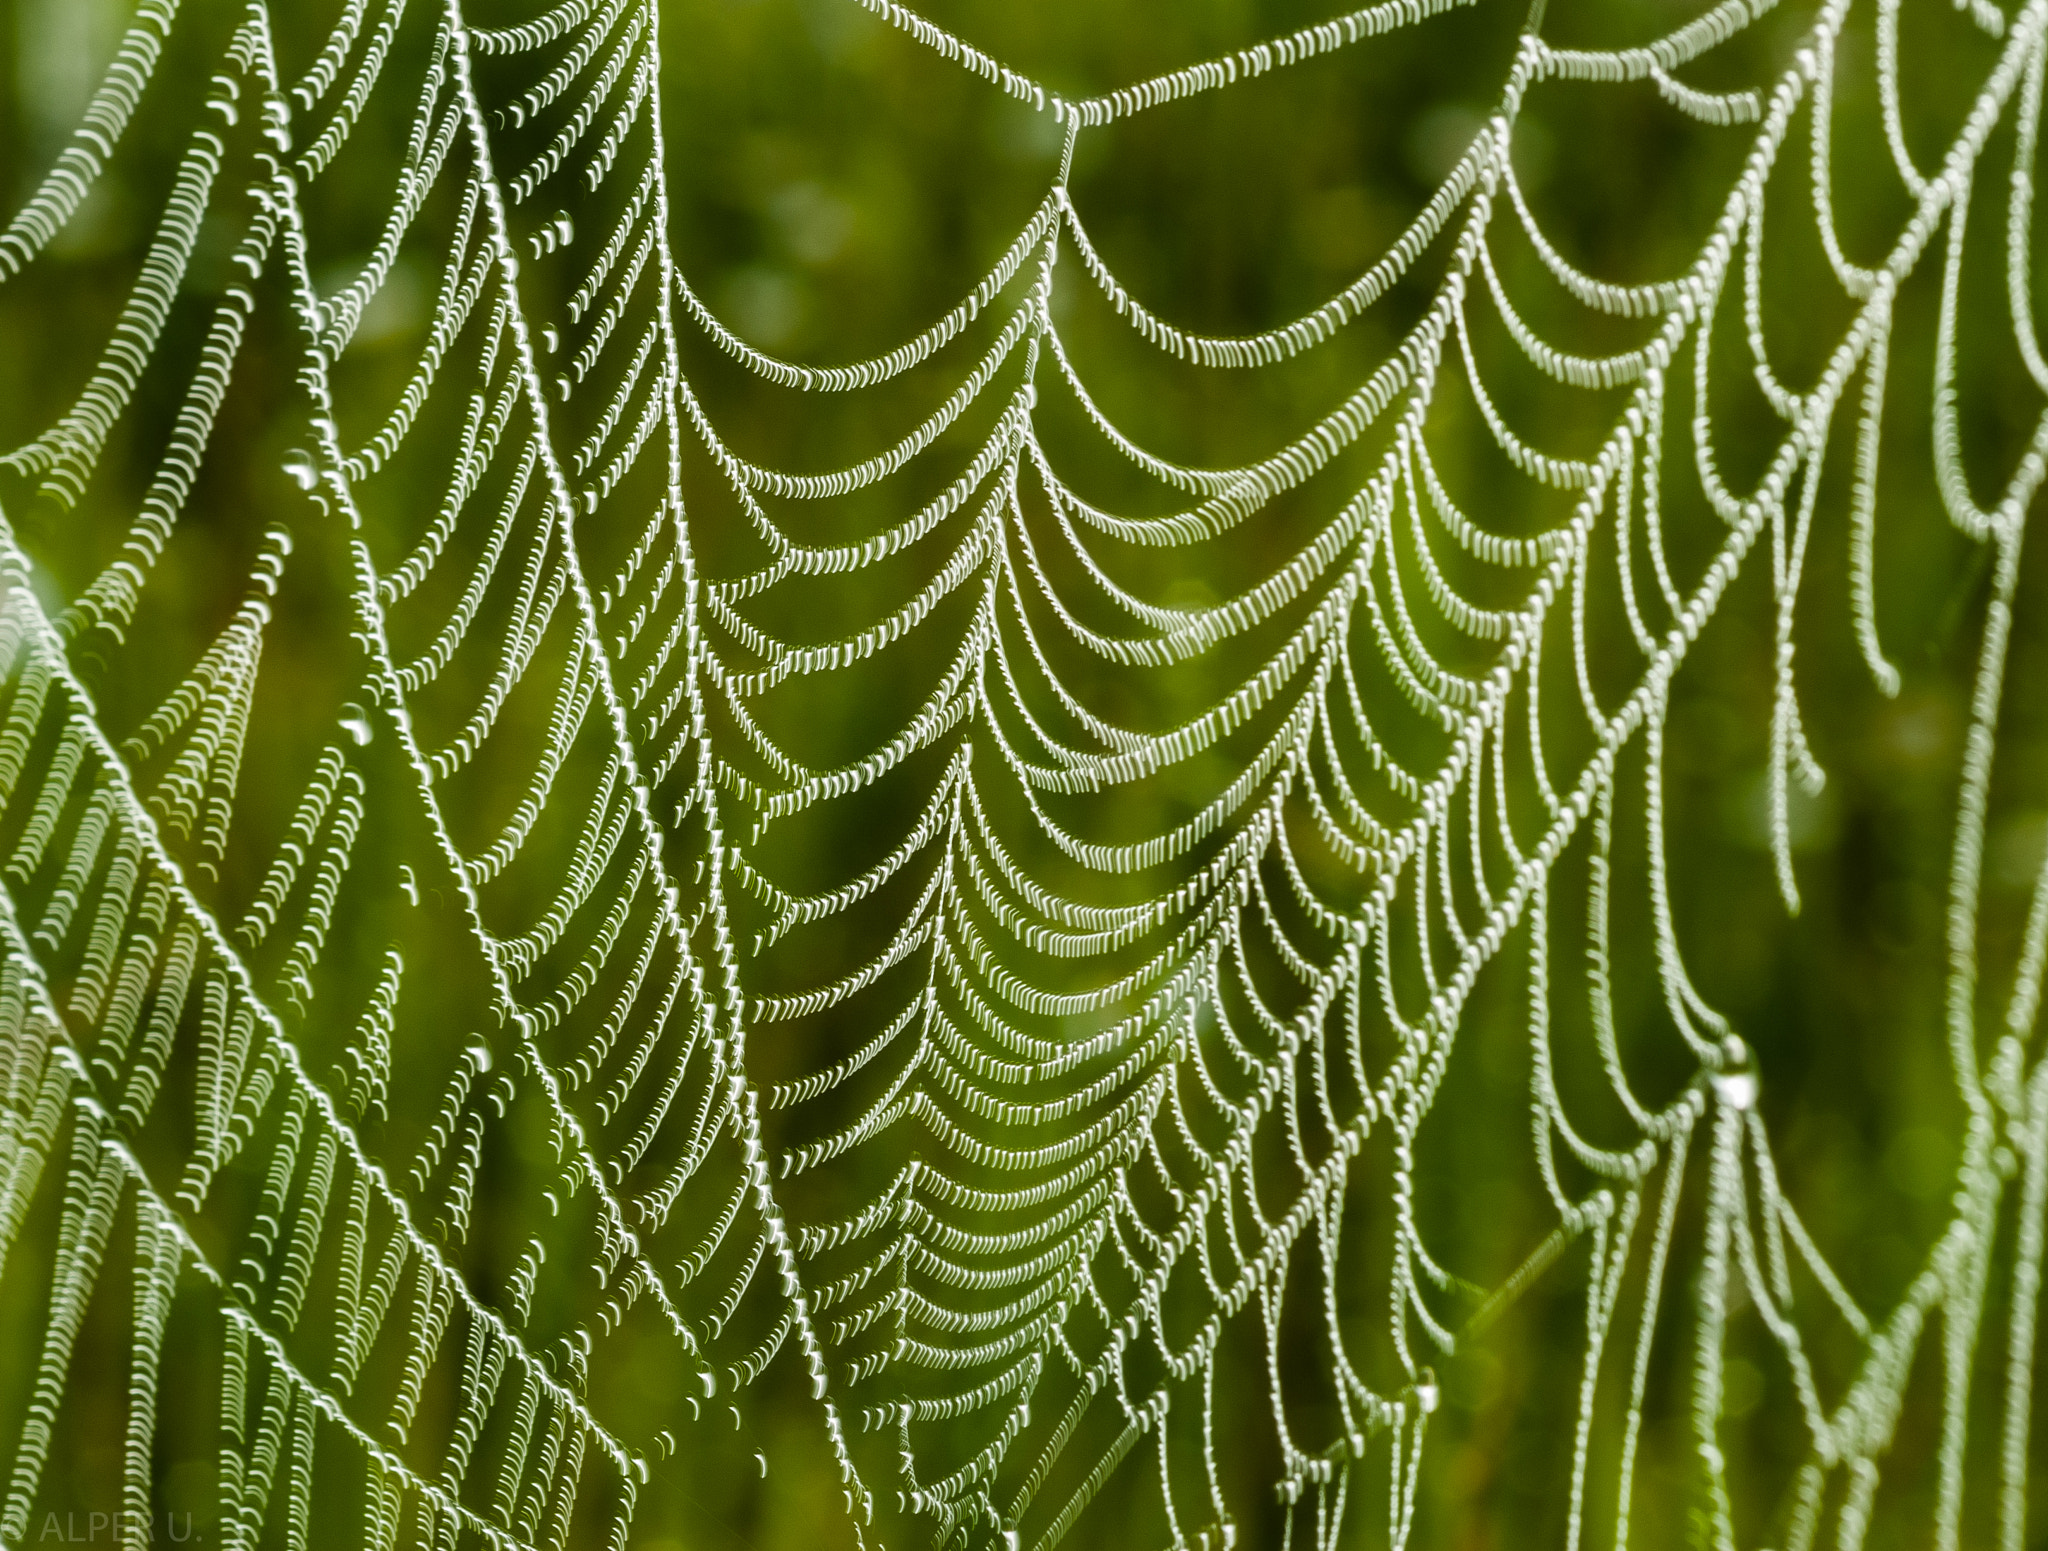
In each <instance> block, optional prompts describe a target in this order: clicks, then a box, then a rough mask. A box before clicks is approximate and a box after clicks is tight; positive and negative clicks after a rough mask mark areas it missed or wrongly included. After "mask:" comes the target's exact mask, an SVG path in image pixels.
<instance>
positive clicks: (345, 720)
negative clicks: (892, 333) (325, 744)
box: [341, 710, 373, 748]
mask: <svg viewBox="0 0 2048 1551" xmlns="http://www.w3.org/2000/svg"><path fill="white" fill-rule="evenodd" d="M341 730H342V731H343V732H345V733H347V734H348V735H349V736H350V737H351V738H353V739H355V743H356V747H357V748H361V747H362V746H363V745H364V744H366V743H368V742H369V741H370V735H371V733H372V731H373V729H372V728H371V726H370V719H369V718H368V717H367V716H365V715H363V713H362V712H360V711H354V710H352V711H350V713H349V714H348V715H346V716H344V717H342V719H341Z"/></svg>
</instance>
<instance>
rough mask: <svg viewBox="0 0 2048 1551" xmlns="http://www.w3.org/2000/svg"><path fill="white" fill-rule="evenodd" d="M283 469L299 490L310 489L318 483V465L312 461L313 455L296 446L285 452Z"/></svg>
mask: <svg viewBox="0 0 2048 1551" xmlns="http://www.w3.org/2000/svg"><path fill="white" fill-rule="evenodd" d="M284 471H285V472H286V473H287V474H289V475H291V477H292V483H293V484H295V485H297V486H298V487H299V488H300V489H301V490H311V489H312V488H313V487H314V486H315V485H317V484H319V483H320V467H319V465H318V464H316V463H315V462H314V461H313V455H312V454H311V453H309V452H302V451H300V450H299V449H298V448H296V447H294V448H293V449H292V450H291V451H290V452H289V453H288V454H286V456H285V460H284Z"/></svg>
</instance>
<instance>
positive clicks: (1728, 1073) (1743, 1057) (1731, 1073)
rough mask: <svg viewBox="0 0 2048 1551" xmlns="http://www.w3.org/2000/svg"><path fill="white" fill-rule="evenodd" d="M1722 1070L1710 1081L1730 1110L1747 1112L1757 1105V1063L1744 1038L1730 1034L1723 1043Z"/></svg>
mask: <svg viewBox="0 0 2048 1551" xmlns="http://www.w3.org/2000/svg"><path fill="white" fill-rule="evenodd" d="M1721 1062H1722V1064H1721V1069H1720V1070H1719V1071H1717V1072H1715V1073H1714V1074H1713V1076H1712V1077H1711V1078H1710V1079H1708V1080H1709V1081H1710V1082H1712V1083H1713V1085H1714V1092H1715V1093H1716V1094H1718V1095H1719V1096H1720V1098H1721V1102H1722V1103H1724V1104H1726V1105H1727V1106H1728V1107H1729V1108H1730V1109H1736V1110H1745V1109H1748V1108H1750V1107H1751V1106H1752V1105H1753V1104H1755V1103H1756V1095H1757V1077H1756V1061H1755V1059H1754V1058H1753V1057H1752V1056H1751V1055H1750V1052H1749V1046H1747V1045H1746V1044H1744V1043H1743V1042H1742V1037H1741V1036H1740V1035H1737V1034H1730V1035H1729V1036H1728V1037H1727V1039H1725V1040H1723V1041H1722V1043H1721Z"/></svg>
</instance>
